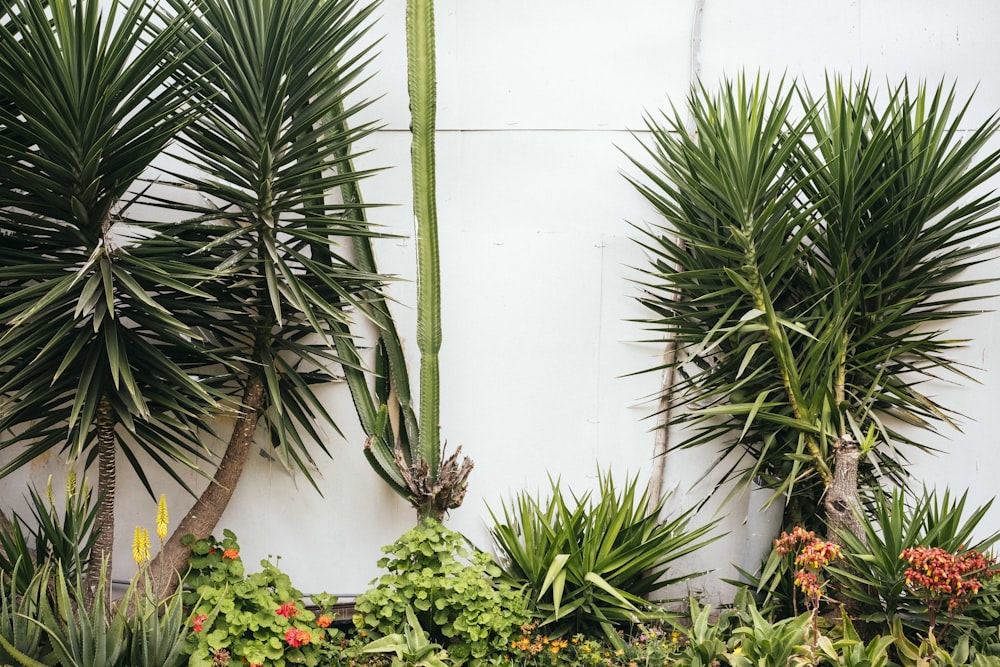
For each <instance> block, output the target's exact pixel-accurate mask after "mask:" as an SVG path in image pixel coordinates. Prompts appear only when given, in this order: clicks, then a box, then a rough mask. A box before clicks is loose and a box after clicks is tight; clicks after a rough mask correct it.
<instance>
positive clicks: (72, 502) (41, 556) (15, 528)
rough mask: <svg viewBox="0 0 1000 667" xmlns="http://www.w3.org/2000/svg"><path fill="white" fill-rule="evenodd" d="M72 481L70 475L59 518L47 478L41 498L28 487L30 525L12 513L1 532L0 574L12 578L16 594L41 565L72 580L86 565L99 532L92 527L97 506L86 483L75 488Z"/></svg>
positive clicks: (35, 490)
mask: <svg viewBox="0 0 1000 667" xmlns="http://www.w3.org/2000/svg"><path fill="white" fill-rule="evenodd" d="M75 479H76V478H75V475H73V474H72V473H71V474H70V477H69V478H68V479H67V483H66V501H65V505H64V506H63V509H62V512H61V514H62V516H60V511H59V510H58V509H57V508H56V505H55V500H54V496H53V493H52V479H51V478H49V481H48V484H47V487H46V492H45V494H44V495H43V494H41V493H39V491H38V489H36V488H35V487H34V486H29V487H28V499H29V501H30V504H29V506H28V508H29V510H30V511H31V515H32V519H33V522H32V525H31V526H28V525H27V522H26V521H25V520H24V519H22V518H21V517H20V515H18V514H17V513H14V514H13V515H11V517H10V528H9V530H0V572H3V574H5V575H6V576H8V577H13V578H14V583H15V584H16V588H17V590H18V591H23V590H26V587H27V586H28V585H29V582H31V580H32V579H33V578H34V576H35V573H36V570H37V569H38V568H39V567H40V564H41V563H45V562H48V561H52V562H54V563H56V564H57V565H58V567H60V568H61V569H62V571H63V573H64V574H65V575H66V577H67V579H69V580H72V579H73V577H75V576H76V574H77V573H78V572H82V571H83V567H84V565H85V564H86V563H87V562H88V560H89V558H90V552H91V549H92V547H93V545H94V542H95V540H96V539H97V533H98V531H96V530H94V529H93V528H94V519H95V518H96V516H97V510H98V506H97V503H96V502H95V501H93V499H92V498H91V492H90V487H89V486H88V485H87V484H86V482H84V484H83V486H82V488H77V485H76V481H75ZM15 566H16V576H15Z"/></svg>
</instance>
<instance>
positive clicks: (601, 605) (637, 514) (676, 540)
mask: <svg viewBox="0 0 1000 667" xmlns="http://www.w3.org/2000/svg"><path fill="white" fill-rule="evenodd" d="M637 480H638V478H637V477H633V478H632V479H631V480H629V481H628V482H627V483H626V484H625V487H624V489H623V490H622V491H621V492H619V491H618V490H617V489H616V488H615V485H614V481H613V480H612V478H611V475H610V473H608V474H605V475H601V477H600V487H599V493H598V497H597V498H596V499H595V500H593V501H592V500H591V494H590V493H587V494H584V495H583V496H582V497H577V496H575V495H573V496H572V500H570V501H567V499H566V497H565V496H564V494H563V492H562V490H561V489H560V487H559V481H558V480H554V481H552V482H551V485H552V496H551V498H550V499H549V500H548V502H545V503H543V502H542V501H540V500H537V499H535V498H532V497H530V496H528V495H527V494H524V493H522V494H520V495H519V496H518V497H517V498H516V500H515V501H514V502H513V503H512V506H511V507H508V506H507V505H504V506H503V517H502V520H498V518H497V515H496V514H493V513H492V510H491V514H492V516H493V521H494V522H495V523H496V526H495V527H494V528H493V536H494V539H495V540H496V544H497V547H498V549H499V551H500V555H501V565H502V566H503V568H504V570H505V572H506V575H507V577H508V579H509V580H510V581H511V582H513V583H514V585H515V586H522V587H524V589H525V590H526V591H527V592H528V594H529V595H530V600H531V603H532V604H533V605H534V611H536V612H537V613H538V615H539V616H540V617H541V618H542V623H541V624H542V626H551V627H548V628H546V629H547V631H548V632H549V634H550V635H553V636H562V635H567V634H573V633H584V634H590V635H595V634H603V635H605V636H606V637H607V638H608V639H610V640H611V641H612V642H614V643H615V644H616V645H618V646H619V648H622V647H623V646H624V644H623V642H622V640H621V639H620V638H619V636H618V633H617V629H618V628H619V627H626V628H627V627H630V626H632V625H634V624H637V623H650V622H656V621H660V620H663V614H662V612H661V610H660V609H659V608H657V607H655V606H653V605H651V604H650V603H649V602H647V601H646V600H644V599H643V598H642V596H643V595H646V594H648V593H650V592H652V591H654V590H656V589H657V588H660V587H662V586H665V585H667V584H670V583H673V582H676V581H680V580H682V579H685V578H687V577H690V576H694V574H695V573H688V574H685V575H682V576H680V577H674V578H665V579H664V578H663V576H664V575H665V574H666V572H667V571H668V569H669V564H670V563H672V562H673V561H675V560H676V559H678V558H680V557H681V556H684V555H686V554H689V553H691V552H693V551H695V550H697V549H699V548H701V547H702V546H704V545H705V544H707V543H709V542H711V541H712V540H713V539H715V538H707V539H706V535H708V533H709V532H710V531H711V530H712V528H713V527H714V526H715V522H712V523H710V524H708V525H705V526H701V527H699V528H694V529H691V528H689V527H688V526H689V524H690V522H691V516H692V514H693V510H689V511H687V512H684V513H683V514H681V515H680V516H679V517H677V518H676V519H674V520H672V521H661V520H660V513H661V512H662V510H663V506H664V504H665V503H666V500H667V498H666V497H664V498H662V499H660V500H659V501H658V502H657V503H656V505H655V506H654V507H653V508H652V509H649V506H648V502H649V499H648V494H647V493H646V492H643V493H641V494H640V493H638V491H637V486H638V482H637Z"/></svg>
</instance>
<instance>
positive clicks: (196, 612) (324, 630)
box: [184, 530, 337, 667]
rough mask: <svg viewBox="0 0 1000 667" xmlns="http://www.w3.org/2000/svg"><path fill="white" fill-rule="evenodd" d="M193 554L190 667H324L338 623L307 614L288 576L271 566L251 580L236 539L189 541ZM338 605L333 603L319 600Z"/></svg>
mask: <svg viewBox="0 0 1000 667" xmlns="http://www.w3.org/2000/svg"><path fill="white" fill-rule="evenodd" d="M185 543H186V544H188V545H190V547H191V561H190V563H191V569H190V571H189V572H188V574H187V576H186V577H185V579H184V583H185V585H186V586H187V587H188V588H189V590H188V591H187V592H186V593H185V594H184V604H185V606H186V607H188V608H189V609H190V610H191V613H190V614H189V616H188V621H189V623H190V626H191V629H192V631H193V632H191V633H190V634H189V635H188V638H187V643H186V645H185V651H186V652H187V653H188V654H189V655H190V656H191V658H190V662H189V665H190V667H214V666H216V665H219V664H229V662H228V661H230V660H231V661H233V662H234V663H235V664H240V663H243V664H247V665H258V666H259V665H264V664H267V665H269V666H271V667H283V666H284V665H285V664H286V663H295V664H304V665H310V666H311V665H316V664H318V662H319V657H320V655H321V652H322V651H323V648H324V646H325V644H326V643H327V642H329V641H330V639H332V637H331V633H336V632H337V631H336V630H332V631H331V630H330V629H328V626H329V624H330V623H329V621H330V617H329V616H325V615H320V616H319V617H317V616H316V614H314V613H313V612H311V611H309V610H308V609H306V608H305V605H304V603H303V601H302V598H303V595H302V593H301V592H300V591H299V590H298V589H296V588H294V587H293V586H292V583H291V580H290V579H289V577H288V575H286V574H284V573H282V572H281V570H279V569H278V568H277V566H275V565H274V564H272V563H271V562H269V561H267V560H262V561H261V567H262V568H263V570H262V571H261V572H257V573H255V574H251V575H249V576H245V573H244V567H243V561H242V559H241V558H240V553H239V544H238V543H237V541H236V536H235V535H234V534H233V532H232V531H229V530H225V531H223V539H222V541H221V542H220V541H217V540H216V539H215V538H214V537H209V538H207V539H203V540H194V539H193V537H192V536H190V535H189V536H188V537H186V538H185ZM313 599H314V601H317V600H320V599H321V600H323V601H324V602H326V603H329V604H332V602H333V599H332V598H330V597H329V596H322V597H319V596H314V598H313Z"/></svg>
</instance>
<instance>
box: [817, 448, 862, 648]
mask: <svg viewBox="0 0 1000 667" xmlns="http://www.w3.org/2000/svg"><path fill="white" fill-rule="evenodd" d="M833 460H834V470H833V481H832V482H831V483H830V486H829V487H827V489H826V499H825V501H824V509H825V510H826V525H827V540H828V541H830V542H833V543H834V544H837V545H840V546H844V543H843V541H842V540H841V539H840V534H841V533H848V532H850V533H853V534H854V535H855V536H856V537H858V538H859V539H861V540H862V541H864V539H865V534H864V531H863V529H862V528H861V521H860V520H859V519H858V513H859V512H860V511H861V502H860V501H859V500H858V463H859V462H860V460H861V449H860V448H859V447H858V443H856V442H855V441H854V438H852V437H851V436H850V435H848V434H844V435H842V436H840V437H839V438H837V439H836V440H835V441H834V443H833ZM831 597H832V598H833V599H834V600H836V601H837V602H838V603H840V605H841V606H842V607H843V608H844V609H845V610H846V611H847V613H848V615H849V616H851V617H853V618H857V616H858V612H860V611H861V610H860V608H859V605H858V602H857V601H856V600H854V599H852V598H850V597H848V596H847V595H846V594H845V593H844V591H842V590H837V589H834V590H832V591H831ZM856 628H857V630H858V632H860V633H862V635H863V636H866V635H867V629H866V628H865V627H864V626H863V625H861V624H856Z"/></svg>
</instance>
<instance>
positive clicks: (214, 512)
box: [147, 375, 264, 600]
mask: <svg viewBox="0 0 1000 667" xmlns="http://www.w3.org/2000/svg"><path fill="white" fill-rule="evenodd" d="M263 407H264V380H263V378H262V377H260V376H257V375H255V376H252V377H251V378H250V380H249V381H248V383H247V387H246V390H245V392H244V395H243V407H242V408H241V409H240V413H239V416H238V417H237V419H236V424H235V425H234V426H233V433H232V435H231V436H230V438H229V444H228V445H227V446H226V451H225V452H224V453H223V455H222V460H221V461H220V462H219V466H218V467H217V468H216V469H215V475H214V476H213V477H212V482H211V483H210V484H209V485H208V487H207V488H206V489H205V491H204V492H202V494H201V496H200V497H199V498H198V500H197V501H196V502H195V504H194V506H193V507H192V508H191V509H190V510H188V513H187V514H186V515H185V516H184V518H183V519H181V522H180V523H179V524H178V525H177V528H175V529H174V531H173V533H172V534H171V535H170V537H169V538H168V539H167V541H166V543H164V545H163V548H162V549H161V550H160V553H158V554H157V555H156V557H155V558H153V560H152V561H151V562H150V564H149V586H151V590H150V591H147V593H151V594H152V595H153V596H155V598H156V599H160V600H162V599H163V598H165V597H167V596H169V595H170V594H171V593H173V592H174V591H176V590H177V587H178V585H179V584H180V577H181V574H182V573H183V572H184V571H185V570H186V569H187V562H188V558H189V557H190V556H191V549H190V548H188V547H187V546H185V545H184V544H182V543H181V540H182V539H183V538H184V536H186V535H193V536H194V537H195V539H203V538H206V537H208V536H209V535H211V534H212V531H213V530H215V527H216V525H217V524H218V523H219V519H221V518H222V513H223V512H225V510H226V507H227V506H228V505H229V501H230V500H231V499H232V497H233V492H234V491H235V490H236V484H237V483H238V482H239V480H240V477H241V476H242V475H243V468H244V467H245V465H246V462H247V457H248V456H249V453H250V448H251V447H252V445H253V441H254V434H255V433H256V432H257V421H258V420H259V419H260V414H261V411H262V409H263Z"/></svg>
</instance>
